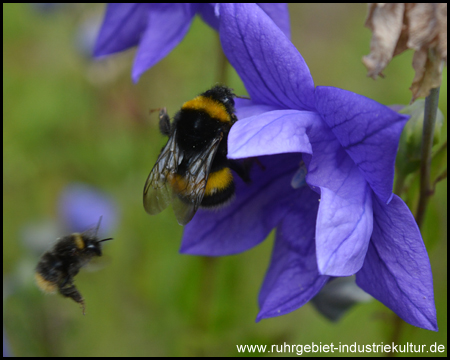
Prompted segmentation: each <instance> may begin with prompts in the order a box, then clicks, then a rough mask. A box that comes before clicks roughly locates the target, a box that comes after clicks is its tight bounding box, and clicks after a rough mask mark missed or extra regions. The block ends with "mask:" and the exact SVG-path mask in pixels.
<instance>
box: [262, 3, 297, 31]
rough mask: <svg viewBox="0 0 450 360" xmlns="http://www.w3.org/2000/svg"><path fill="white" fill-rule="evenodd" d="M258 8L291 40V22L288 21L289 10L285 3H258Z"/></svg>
mask: <svg viewBox="0 0 450 360" xmlns="http://www.w3.org/2000/svg"><path fill="white" fill-rule="evenodd" d="M258 6H259V7H260V8H261V9H263V10H264V12H265V13H266V14H267V15H269V17H270V18H271V19H272V20H273V22H274V23H275V24H276V25H277V26H278V27H279V28H280V29H281V31H283V33H284V35H286V36H287V37H288V38H289V39H290V38H291V22H290V21H289V9H288V6H287V4H286V3H259V4H258Z"/></svg>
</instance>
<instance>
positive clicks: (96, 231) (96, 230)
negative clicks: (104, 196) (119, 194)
mask: <svg viewBox="0 0 450 360" xmlns="http://www.w3.org/2000/svg"><path fill="white" fill-rule="evenodd" d="M102 218H103V215H100V219H98V224H97V228H96V229H95V237H97V235H98V229H100V224H101V223H102Z"/></svg>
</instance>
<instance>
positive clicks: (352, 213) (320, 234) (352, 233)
mask: <svg viewBox="0 0 450 360" xmlns="http://www.w3.org/2000/svg"><path fill="white" fill-rule="evenodd" d="M355 170H356V171H355ZM357 171H358V169H356V168H355V169H354V170H353V173H352V174H349V177H348V180H347V181H345V182H344V183H343V184H342V187H341V188H340V189H339V191H338V192H334V191H332V190H330V189H328V188H326V187H321V198H320V207H319V213H318V215H317V231H316V246H317V262H318V265H319V269H320V273H321V274H324V275H333V276H349V275H352V274H354V273H356V272H357V271H358V270H359V269H361V266H362V265H363V263H364V258H365V256H366V252H367V247H368V245H369V239H370V235H371V233H372V225H373V223H372V219H373V217H372V198H371V195H372V190H371V189H370V188H369V187H368V186H361V185H364V182H361V181H360V178H359V177H360V176H361V175H360V174H357V173H356V172H357ZM349 192H352V194H351V195H350V194H349Z"/></svg>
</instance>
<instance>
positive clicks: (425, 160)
mask: <svg viewBox="0 0 450 360" xmlns="http://www.w3.org/2000/svg"><path fill="white" fill-rule="evenodd" d="M438 103H439V88H435V89H431V91H430V95H428V96H427V98H426V99H425V115H424V120H423V131H422V158H421V160H420V198H419V206H418V208H417V213H416V222H417V225H418V226H419V228H421V227H422V224H423V219H424V218H425V210H426V208H427V204H428V199H429V197H430V194H431V193H432V189H431V184H430V166H431V148H432V147H433V136H434V125H435V122H436V114H437V108H438Z"/></svg>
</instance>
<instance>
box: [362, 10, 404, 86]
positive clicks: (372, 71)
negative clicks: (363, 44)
mask: <svg viewBox="0 0 450 360" xmlns="http://www.w3.org/2000/svg"><path fill="white" fill-rule="evenodd" d="M404 11H405V4H403V3H394V4H381V3H373V4H369V14H368V15H367V19H366V24H365V25H366V27H368V28H369V29H370V30H372V40H371V41H370V54H369V55H367V56H364V57H363V63H364V65H366V67H367V69H368V70H369V72H368V74H367V75H368V76H370V77H372V78H374V79H376V78H377V76H378V75H380V74H381V71H383V69H384V68H385V67H386V65H387V64H388V63H389V62H390V61H391V59H392V56H394V51H395V49H396V47H397V46H398V45H397V44H398V42H399V39H400V34H401V31H402V27H403V13H404ZM401 44H403V46H402V47H403V49H404V48H406V46H405V42H403V41H402V42H401Z"/></svg>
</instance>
